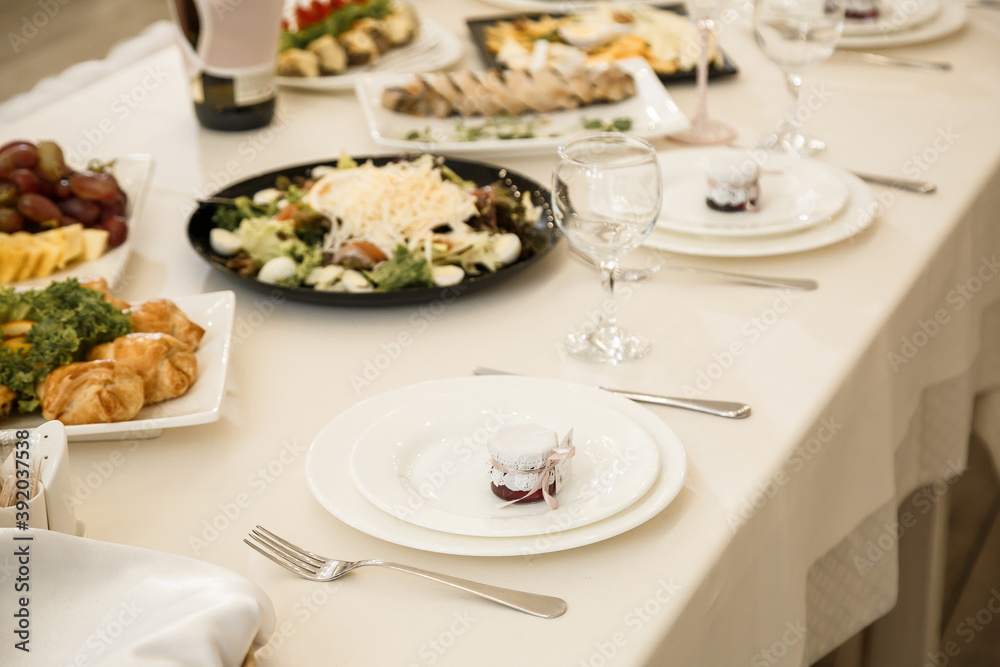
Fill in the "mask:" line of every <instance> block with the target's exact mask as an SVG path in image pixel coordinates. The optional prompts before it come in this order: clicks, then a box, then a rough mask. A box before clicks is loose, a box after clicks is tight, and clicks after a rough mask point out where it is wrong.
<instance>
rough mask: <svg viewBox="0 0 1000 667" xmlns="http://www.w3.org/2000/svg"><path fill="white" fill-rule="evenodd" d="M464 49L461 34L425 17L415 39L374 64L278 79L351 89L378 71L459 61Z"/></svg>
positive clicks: (287, 83) (409, 69) (298, 85)
mask: <svg viewBox="0 0 1000 667" xmlns="http://www.w3.org/2000/svg"><path fill="white" fill-rule="evenodd" d="M464 53H465V49H464V47H463V46H462V41H461V40H460V39H459V38H458V36H457V35H455V34H454V33H452V32H451V31H450V30H448V29H446V28H445V27H444V26H442V25H440V24H438V23H435V22H434V21H431V20H428V19H421V21H420V34H419V35H418V36H417V38H416V39H415V40H413V42H412V43H410V44H407V45H406V46H404V47H401V48H398V49H394V50H393V51H389V52H388V53H386V54H385V55H383V56H382V57H381V58H379V59H378V60H376V61H375V62H374V63H372V64H370V65H364V66H357V67H353V68H351V69H349V70H348V71H346V72H344V73H343V74H335V75H333V76H279V77H278V83H279V84H280V85H282V86H285V87H287V88H299V89H302V90H328V91H338V90H339V91H342V90H350V89H351V88H353V87H354V84H355V83H357V82H358V81H359V80H360V79H362V78H363V77H365V76H367V75H370V74H372V73H374V72H387V73H388V72H403V73H406V72H431V71H434V70H438V69H442V68H445V67H448V66H449V65H453V64H455V63H456V62H458V61H459V60H460V59H461V57H462V55H463V54H464Z"/></svg>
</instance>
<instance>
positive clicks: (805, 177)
mask: <svg viewBox="0 0 1000 667" xmlns="http://www.w3.org/2000/svg"><path fill="white" fill-rule="evenodd" d="M723 155H730V156H731V157H732V158H733V160H734V161H735V160H736V159H739V158H745V159H747V160H752V159H753V158H752V157H751V155H750V153H749V151H745V150H742V149H730V148H690V149H680V150H673V151H667V152H660V153H659V160H660V168H661V170H662V171H663V179H664V207H663V208H664V211H663V212H662V213H661V214H660V219H659V220H657V221H656V226H657V228H658V229H663V230H667V231H672V232H679V233H682V234H697V235H701V236H729V237H731V236H743V237H748V236H752V237H756V236H770V235H773V234H787V233H789V232H793V231H797V230H800V229H805V228H807V227H812V226H814V225H817V224H820V223H823V222H828V221H830V220H831V219H832V218H833V217H834V216H835V215H837V214H838V213H839V212H840V211H842V210H843V208H844V205H845V204H846V203H847V200H848V198H849V195H850V193H849V191H848V189H847V185H846V184H845V183H844V181H843V179H841V178H840V175H839V174H838V173H837V172H836V171H835V170H834V169H832V168H830V167H829V166H828V165H826V164H823V163H822V162H818V161H816V160H800V159H797V158H792V159H782V156H771V155H768V156H767V157H766V158H765V160H766V161H765V163H764V164H762V165H760V166H761V169H762V171H764V172H766V170H768V169H769V168H770V167H774V166H775V165H772V164H769V162H770V160H772V159H777V167H778V168H780V169H782V170H784V172H785V173H786V174H788V175H789V176H792V177H794V178H795V179H798V181H799V182H803V183H806V184H809V185H811V186H812V187H813V192H817V189H819V190H822V189H823V188H826V189H828V190H829V192H826V193H825V194H828V195H829V198H828V200H827V201H817V202H813V205H812V207H811V208H807V209H804V210H798V211H797V213H798V214H799V216H798V217H788V218H785V219H781V220H779V219H777V218H772V219H771V220H767V219H765V220H764V221H763V223H761V222H759V221H758V222H756V224H755V222H754V218H755V217H758V218H763V217H764V216H762V215H758V214H755V213H747V212H736V213H719V212H716V211H712V210H711V209H709V208H708V206H707V205H705V204H704V199H703V198H700V201H701V206H702V209H703V210H704V212H705V215H704V216H703V219H702V220H701V221H699V222H701V223H702V224H701V225H699V224H698V223H697V222H696V221H695V220H694V219H693V218H692V219H681V218H678V219H675V220H671V219H669V216H670V214H671V210H672V209H671V208H670V206H668V205H667V200H666V196H667V193H668V189H669V188H670V186H671V184H670V183H669V182H668V181H669V179H671V178H676V177H678V176H682V177H686V180H685V183H687V184H688V185H692V184H697V187H698V188H701V189H703V188H704V185H705V177H704V175H703V174H704V168H705V167H706V166H707V164H708V163H709V162H710V161H711V160H713V159H715V158H717V157H721V156H723ZM692 172H694V176H691V173H692ZM780 177H781V176H780V175H779V176H777V177H776V176H770V175H768V174H766V173H762V174H761V197H762V198H764V200H765V201H766V200H767V197H768V193H769V191H770V190H769V189H768V187H767V186H768V184H769V181H770V182H771V183H773V181H774V179H775V178H780ZM692 179H694V183H692ZM772 187H773V186H772ZM701 189H699V190H697V192H701V191H702V190H701ZM786 189H787V186H786ZM821 194H824V193H822V192H821ZM762 209H763V207H762ZM764 210H765V211H766V209H764ZM727 218H728V219H729V221H730V222H731V223H733V224H734V226H732V227H724V226H721V225H720V226H709V225H707V224H704V223H706V222H709V221H711V220H720V221H721V220H725V219H727ZM740 222H744V224H746V226H740V227H737V226H735V224H737V223H740Z"/></svg>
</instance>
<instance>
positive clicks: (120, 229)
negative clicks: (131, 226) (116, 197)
mask: <svg viewBox="0 0 1000 667" xmlns="http://www.w3.org/2000/svg"><path fill="white" fill-rule="evenodd" d="M101 227H102V228H103V229H106V230H107V231H108V248H117V247H118V246H120V245H121V244H122V243H124V242H125V237H127V236H128V227H127V226H126V225H125V218H123V217H122V216H120V215H113V216H111V217H110V218H108V219H107V220H105V221H104V222H102V223H101Z"/></svg>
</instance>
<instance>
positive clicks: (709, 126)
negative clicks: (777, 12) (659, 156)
mask: <svg viewBox="0 0 1000 667" xmlns="http://www.w3.org/2000/svg"><path fill="white" fill-rule="evenodd" d="M726 2H727V0H687V2H685V6H686V7H687V11H688V15H689V16H690V17H691V20H692V21H694V25H695V27H696V28H698V69H697V77H698V78H697V88H698V90H697V94H698V102H697V107H696V109H695V114H694V119H693V120H692V121H691V129H690V130H687V131H685V132H679V133H677V134H672V135H670V138H671V139H673V140H674V141H679V142H681V143H685V144H694V145H698V146H708V145H711V144H722V143H727V142H729V141H731V140H732V139H733V138H735V137H736V130H734V129H733V128H732V126H730V125H728V124H726V123H723V122H722V121H719V120H713V119H712V118H709V116H708V55H709V51H710V50H711V43H712V37H713V35H714V33H715V23H716V21H718V19H719V15H720V14H721V13H722V10H723V8H724V5H725V4H726Z"/></svg>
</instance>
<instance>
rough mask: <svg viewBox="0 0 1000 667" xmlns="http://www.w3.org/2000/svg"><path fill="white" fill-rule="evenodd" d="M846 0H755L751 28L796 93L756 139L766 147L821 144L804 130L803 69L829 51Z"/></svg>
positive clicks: (805, 150) (812, 148)
mask: <svg viewBox="0 0 1000 667" xmlns="http://www.w3.org/2000/svg"><path fill="white" fill-rule="evenodd" d="M844 4H845V0H757V4H756V5H755V7H754V10H753V34H754V38H755V39H756V40H757V45H758V46H760V48H761V50H762V51H763V52H764V55H766V56H767V57H768V58H770V59H771V60H773V61H774V62H775V63H777V65H778V66H779V67H781V69H782V71H783V72H784V73H785V80H786V82H787V84H788V90H789V91H790V92H791V94H792V97H793V98H794V103H793V106H792V109H791V111H790V112H789V113H788V114H786V115H785V117H784V118H782V119H781V121H779V123H778V125H777V127H776V129H775V131H774V132H772V133H771V134H769V135H768V136H766V137H764V138H763V139H762V140H761V141H759V142H758V146H759V147H761V148H766V149H768V150H776V151H783V152H794V153H798V154H800V155H809V154H812V153H815V152H817V151H821V150H823V148H825V147H826V143H825V142H824V141H823V140H822V139H816V138H814V137H806V136H803V135H802V133H801V132H800V131H799V120H798V112H799V110H800V108H801V104H800V101H801V100H802V90H803V88H802V74H803V72H805V71H806V70H807V69H809V68H810V67H812V66H813V65H816V64H818V63H821V62H823V61H824V60H826V59H827V58H829V57H830V56H831V55H832V54H833V50H834V49H835V48H836V46H837V40H838V39H839V38H840V34H841V33H842V32H843V30H844Z"/></svg>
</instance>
